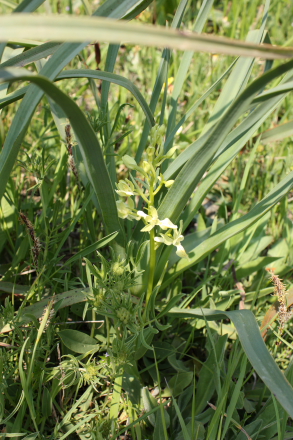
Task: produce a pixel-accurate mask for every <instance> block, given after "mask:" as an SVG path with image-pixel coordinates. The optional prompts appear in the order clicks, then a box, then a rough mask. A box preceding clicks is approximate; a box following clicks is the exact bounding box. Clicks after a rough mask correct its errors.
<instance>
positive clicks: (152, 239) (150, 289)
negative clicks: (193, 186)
mask: <svg viewBox="0 0 293 440" xmlns="http://www.w3.org/2000/svg"><path fill="white" fill-rule="evenodd" d="M154 202H155V195H154V181H153V179H152V181H151V182H150V202H149V208H150V207H151V206H154ZM155 267H156V249H155V229H154V228H153V229H152V230H151V231H150V265H149V273H148V277H149V279H148V288H147V296H146V308H145V313H144V317H145V318H146V319H148V316H147V313H148V304H149V301H150V298H151V296H152V293H153V285H154V276H155Z"/></svg>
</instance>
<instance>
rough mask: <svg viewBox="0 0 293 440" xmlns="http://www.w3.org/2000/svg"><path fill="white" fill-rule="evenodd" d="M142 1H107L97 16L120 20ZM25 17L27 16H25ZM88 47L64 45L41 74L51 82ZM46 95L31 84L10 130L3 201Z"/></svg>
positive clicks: (1, 161)
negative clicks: (26, 137) (13, 171)
mask: <svg viewBox="0 0 293 440" xmlns="http://www.w3.org/2000/svg"><path fill="white" fill-rule="evenodd" d="M142 3H145V2H143V1H142V0H141V1H140V0H122V1H121V0H108V1H106V2H105V3H104V4H103V5H102V6H100V7H99V8H98V9H97V10H96V12H95V13H94V15H97V16H98V15H99V16H106V17H111V18H116V19H119V18H121V17H122V16H123V15H125V14H127V13H129V12H130V11H131V10H132V9H133V8H134V7H136V6H138V5H141V4H142ZM22 18H24V17H22ZM85 46H86V43H82V44H80V43H64V44H62V45H61V46H60V47H59V48H58V49H57V51H56V52H55V53H54V54H53V55H52V57H51V58H50V59H49V60H48V62H47V63H46V64H45V66H44V67H43V68H42V70H41V71H40V74H41V75H43V76H46V77H48V78H49V79H51V80H54V78H55V77H56V76H57V75H58V74H59V73H60V72H61V70H62V69H63V68H64V67H65V66H66V65H67V64H68V63H69V62H70V61H71V60H72V59H73V58H74V57H75V56H76V55H77V54H78V53H79V52H80V51H81V50H82V49H83V48H84V47H85ZM42 96H43V91H42V90H40V89H39V88H38V87H36V86H34V85H31V86H30V87H29V90H28V91H27V93H26V96H25V97H24V99H23V101H22V102H21V104H20V106H19V108H18V111H17V113H16V115H15V117H14V119H13V122H12V125H11V126H10V129H9V131H8V134H7V137H6V140H5V143H4V146H3V149H2V152H1V155H0V180H1V186H0V200H1V199H2V196H3V194H4V191H5V188H6V184H7V182H8V179H9V176H10V173H11V170H12V167H13V165H14V162H15V160H16V158H17V154H18V151H19V148H20V145H21V143H22V140H23V138H24V135H25V133H26V130H27V127H28V124H29V122H30V120H31V118H32V116H33V114H34V111H35V108H36V106H37V105H38V103H39V101H40V99H41V98H42Z"/></svg>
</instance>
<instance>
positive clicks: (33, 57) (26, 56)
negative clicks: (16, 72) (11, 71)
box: [0, 42, 60, 69]
mask: <svg viewBox="0 0 293 440" xmlns="http://www.w3.org/2000/svg"><path fill="white" fill-rule="evenodd" d="M59 46H60V43H51V42H49V43H44V44H41V45H40V46H37V47H33V48H32V49H29V50H26V51H25V52H23V53H21V54H19V55H17V56H15V57H12V58H10V59H9V60H7V61H5V62H4V63H2V64H0V68H1V69H2V68H4V67H16V66H20V67H24V66H26V65H27V64H30V63H33V62H34V61H37V60H40V59H42V58H46V57H47V56H49V55H52V54H53V53H54V52H56V50H57V49H58V47H59Z"/></svg>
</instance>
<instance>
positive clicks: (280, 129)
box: [261, 121, 293, 144]
mask: <svg viewBox="0 0 293 440" xmlns="http://www.w3.org/2000/svg"><path fill="white" fill-rule="evenodd" d="M292 135H293V121H289V122H286V124H282V125H278V126H277V127H275V128H272V129H271V130H268V131H265V132H264V133H263V134H262V135H261V142H262V143H263V144H268V143H270V142H276V141H281V140H282V139H285V138H286V137H289V136H292Z"/></svg>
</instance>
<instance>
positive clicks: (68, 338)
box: [58, 330, 99, 353]
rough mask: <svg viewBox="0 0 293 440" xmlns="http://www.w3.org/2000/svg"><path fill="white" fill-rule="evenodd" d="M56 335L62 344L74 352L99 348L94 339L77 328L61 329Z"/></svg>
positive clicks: (84, 351)
mask: <svg viewBox="0 0 293 440" xmlns="http://www.w3.org/2000/svg"><path fill="white" fill-rule="evenodd" d="M58 335H59V336H60V338H61V340H62V342H63V344H64V345H65V346H66V347H67V348H69V349H70V350H72V351H74V352H75V353H88V352H89V351H91V350H98V348H99V346H98V342H97V340H96V339H94V338H91V337H90V336H88V335H87V334H85V333H83V332H79V331H78V330H61V331H60V332H59V333H58Z"/></svg>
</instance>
